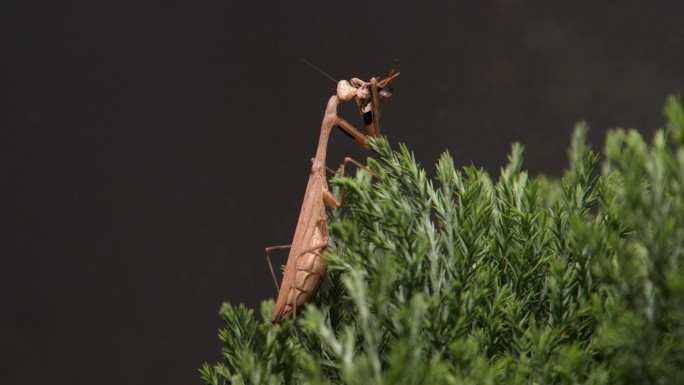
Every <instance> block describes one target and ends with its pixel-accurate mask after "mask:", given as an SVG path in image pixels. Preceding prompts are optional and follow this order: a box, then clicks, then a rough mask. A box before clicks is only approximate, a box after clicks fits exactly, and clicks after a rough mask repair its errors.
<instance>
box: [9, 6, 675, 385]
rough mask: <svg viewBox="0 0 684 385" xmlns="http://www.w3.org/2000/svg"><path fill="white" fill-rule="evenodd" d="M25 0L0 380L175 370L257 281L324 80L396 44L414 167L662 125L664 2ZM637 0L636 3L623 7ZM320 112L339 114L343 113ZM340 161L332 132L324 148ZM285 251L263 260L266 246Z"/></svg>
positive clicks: (299, 177)
mask: <svg viewBox="0 0 684 385" xmlns="http://www.w3.org/2000/svg"><path fill="white" fill-rule="evenodd" d="M607 3H608V2H586V3H585V4H581V2H580V3H578V2H573V3H572V4H570V2H563V3H562V4H561V3H554V2H547V1H537V2H530V1H517V0H502V1H492V2H444V3H439V4H437V3H436V4H432V5H423V4H425V2H405V3H403V4H401V3H399V2H389V1H384V2H361V1H302V2H274V1H271V2H229V1H223V2H217V1H212V2H191V1H185V2H183V1H176V0H167V1H158V2H153V1H118V2H113V3H111V4H109V5H107V4H106V3H103V2H86V3H84V4H76V3H68V4H67V3H64V2H57V1H55V2H32V1H25V2H21V3H20V4H19V3H18V4H14V5H5V6H3V8H4V9H2V10H1V12H0V15H1V16H0V39H1V40H0V41H1V43H2V56H3V57H2V60H1V61H0V73H1V74H2V75H1V83H0V90H2V96H3V99H4V101H2V107H1V108H0V114H1V115H0V116H1V118H2V119H1V120H0V127H1V128H2V131H1V137H0V146H1V147H0V156H1V158H0V170H2V189H1V190H0V193H1V196H0V198H1V199H2V203H3V209H2V223H3V225H4V226H3V230H2V238H3V240H2V250H1V253H2V254H1V256H2V267H0V383H2V384H101V385H106V384H199V383H200V381H199V378H198V375H197V372H196V370H197V368H198V367H199V366H200V365H201V364H202V363H203V362H205V361H209V362H214V361H217V360H219V359H220V344H219V342H218V339H217V336H216V334H217V329H218V328H219V327H221V322H220V319H219V317H218V315H217V311H218V309H219V306H220V304H221V303H222V302H223V301H226V300H229V301H230V302H231V303H234V304H237V303H240V302H244V303H246V304H247V305H249V306H252V307H255V306H258V303H259V301H261V300H263V299H267V298H273V297H274V296H275V295H276V292H275V288H274V286H273V283H272V280H271V277H270V273H269V272H268V268H267V265H266V262H265V258H264V253H263V249H264V247H265V246H268V245H277V244H286V243H289V242H290V238H291V236H292V233H293V231H294V225H295V223H296V217H297V214H298V211H299V206H300V204H301V199H302V196H303V192H304V187H305V185H306V181H307V178H308V175H309V170H310V166H311V164H310V158H311V157H312V156H313V154H314V152H315V146H316V143H317V140H318V130H319V128H320V120H321V118H322V115H323V109H324V107H325V103H326V101H327V99H328V97H329V96H330V95H331V94H332V93H333V92H334V89H335V84H334V83H333V82H332V81H330V80H329V79H327V78H325V77H324V76H322V75H321V74H319V73H317V72H316V71H314V70H313V69H312V68H311V67H309V66H307V65H305V64H303V63H302V62H301V61H300V60H299V59H300V58H304V59H306V60H308V61H310V62H312V63H314V64H316V65H317V66H319V67H320V68H322V69H323V70H325V71H326V72H328V73H329V74H330V75H331V76H333V77H335V78H338V79H342V78H344V79H348V78H350V77H354V76H356V77H361V78H363V79H368V78H370V77H371V76H382V75H385V74H386V73H387V71H388V69H389V68H390V66H391V64H392V62H393V60H394V59H395V58H398V59H399V60H400V70H401V76H400V77H399V78H398V79H397V80H396V82H395V94H394V97H393V98H392V99H390V100H388V101H386V102H384V103H383V105H382V107H383V117H384V121H383V133H385V134H386V135H387V136H388V137H389V138H390V140H391V142H392V143H395V144H396V143H397V142H405V143H407V144H408V145H409V147H410V148H412V149H413V150H414V151H415V153H416V157H417V158H418V159H419V160H420V161H421V162H422V164H423V165H424V166H425V167H427V168H428V169H429V170H431V172H433V169H434V167H433V164H434V162H435V160H436V159H437V157H438V155H439V153H440V152H441V151H443V150H445V149H448V150H449V151H450V152H451V153H452V154H453V155H454V157H455V159H456V162H457V164H460V165H465V164H470V163H473V164H475V165H477V166H481V167H484V168H485V169H487V170H489V171H490V172H492V173H495V174H496V173H498V169H499V167H500V166H502V165H504V163H505V160H506V156H507V154H508V151H509V149H510V143H511V142H513V141H520V142H522V143H524V144H525V146H526V153H525V154H526V155H525V159H526V163H525V165H526V167H527V168H528V169H529V170H530V171H531V173H532V174H535V175H536V174H538V173H546V174H549V175H553V176H559V175H561V173H562V170H563V168H564V167H565V165H566V164H567V161H566V156H565V150H566V147H567V145H568V141H569V137H570V133H571V131H572V127H573V125H574V124H575V123H576V122H577V121H580V120H586V121H587V122H588V123H589V125H590V126H591V127H592V131H591V132H590V140H591V141H592V142H593V144H594V145H595V146H596V147H597V148H600V146H602V144H603V136H604V134H605V129H607V128H609V127H618V126H619V127H636V128H639V129H640V130H641V132H642V133H644V134H645V135H648V136H650V134H651V133H652V131H653V129H655V128H658V127H660V126H662V124H663V118H662V114H661V109H662V106H663V103H664V101H665V98H666V96H667V95H668V94H670V93H673V92H678V91H681V90H682V88H684V75H683V72H682V69H683V68H684V24H682V22H681V20H682V15H684V13H683V11H684V7H682V6H681V5H680V4H682V3H681V2H680V1H669V2H659V3H657V4H658V5H657V6H652V7H648V8H646V7H639V6H635V5H631V4H630V2H614V3H615V5H608V4H607ZM633 3H635V4H636V3H640V2H633ZM340 114H341V115H342V116H344V117H346V118H347V119H348V120H350V121H352V122H353V123H354V124H356V125H360V123H359V120H358V116H357V113H356V111H355V110H354V109H353V108H343V109H342V110H341V112H340ZM345 155H352V156H354V157H356V158H360V159H364V157H365V156H367V155H368V154H367V153H365V152H364V151H363V150H360V149H358V148H357V147H355V145H354V144H353V143H352V142H351V141H350V140H348V139H347V138H346V137H345V136H344V135H342V134H340V133H339V132H335V133H334V134H333V136H332V138H331V142H330V153H329V157H328V159H329V163H330V164H331V165H336V164H337V163H338V162H339V161H341V160H342V158H343V156H345ZM284 260H285V255H282V261H284Z"/></svg>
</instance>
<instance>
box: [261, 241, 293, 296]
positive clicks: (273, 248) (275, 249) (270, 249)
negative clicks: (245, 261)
mask: <svg viewBox="0 0 684 385" xmlns="http://www.w3.org/2000/svg"><path fill="white" fill-rule="evenodd" d="M290 248H292V245H282V246H269V247H267V248H266V262H268V268H269V269H270V270H271V276H272V277H273V283H275V287H276V291H280V286H278V279H277V278H276V276H275V271H274V270H273V264H272V263H271V256H270V255H269V253H271V252H272V251H278V250H287V249H290Z"/></svg>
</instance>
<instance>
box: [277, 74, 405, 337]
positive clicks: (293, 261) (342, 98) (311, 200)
mask: <svg viewBox="0 0 684 385" xmlns="http://www.w3.org/2000/svg"><path fill="white" fill-rule="evenodd" d="M395 69H396V62H395V65H394V67H393V68H392V70H390V73H389V75H388V76H387V78H385V79H383V80H381V81H378V80H377V79H376V78H372V79H371V80H370V81H369V82H364V81H362V80H360V79H357V78H353V79H351V80H350V81H346V80H341V81H339V82H338V83H337V92H336V94H335V95H333V96H331V97H330V99H329V100H328V104H327V106H326V108H325V114H324V115H323V122H322V124H321V133H320V136H319V138H318V147H317V149H316V155H315V157H314V158H313V159H311V162H312V166H311V175H310V176H309V182H308V183H307V186H306V192H305V194H304V201H303V203H302V208H301V210H300V212H299V220H298V221H297V227H296V228H295V233H294V237H293V239H292V244H291V245H287V246H272V247H267V248H266V255H267V256H268V253H269V252H271V251H275V250H280V249H288V248H289V249H290V253H289V256H288V258H287V264H286V265H285V274H284V276H283V280H282V282H281V284H280V287H279V288H278V298H277V300H276V304H275V308H274V311H273V318H272V322H273V323H274V324H280V323H282V322H283V320H285V319H286V318H288V317H290V316H291V317H293V318H294V317H296V316H297V310H298V308H300V307H301V306H302V305H304V303H305V302H306V301H307V300H309V299H310V298H311V297H313V296H314V295H315V294H316V292H317V291H318V289H319V288H320V287H321V284H322V283H323V279H324V277H325V273H326V270H327V268H326V264H325V261H324V260H323V257H322V256H323V252H324V251H325V250H326V248H327V247H328V239H329V233H328V222H327V216H326V211H325V207H326V206H327V207H328V208H331V209H332V208H337V207H340V206H341V203H340V202H339V201H338V200H337V199H336V198H335V196H334V195H333V194H332V193H331V192H330V190H329V189H328V181H327V179H326V175H325V172H326V165H325V157H326V152H327V146H328V138H329V136H330V131H331V130H332V128H333V127H334V126H338V127H340V128H341V129H342V130H343V131H344V133H346V134H347V135H349V136H350V137H351V138H352V139H353V140H354V141H355V142H356V143H358V144H359V145H360V146H362V147H364V148H367V145H366V139H367V136H366V135H364V134H363V133H361V132H359V131H358V130H357V129H356V128H354V127H353V126H352V125H351V124H350V123H349V122H347V121H346V120H344V119H342V118H340V117H339V116H337V107H338V106H339V105H340V104H341V103H342V102H346V101H349V100H351V99H354V100H355V101H356V104H357V106H358V108H359V112H360V113H361V116H362V118H363V120H364V125H365V126H366V132H367V134H368V136H373V137H377V136H379V135H380V109H379V102H380V99H383V98H389V97H390V96H392V93H391V81H392V79H394V78H395V77H397V76H399V73H398V72H395ZM347 161H352V162H354V161H353V160H351V159H350V158H347V159H345V163H347ZM354 163H356V162H354ZM357 165H358V164H357ZM269 267H270V269H271V274H273V277H274V279H275V273H274V272H273V266H272V265H271V264H270V260H269ZM277 286H278V283H277V282H276V287H277Z"/></svg>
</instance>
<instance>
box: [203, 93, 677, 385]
mask: <svg viewBox="0 0 684 385" xmlns="http://www.w3.org/2000/svg"><path fill="white" fill-rule="evenodd" d="M665 115H666V117H667V127H666V129H664V130H660V131H657V132H656V134H655V135H654V138H653V140H652V143H651V144H647V143H646V142H645V141H644V140H643V139H642V137H641V136H640V135H639V133H637V132H636V131H634V130H630V131H624V130H614V131H611V132H609V134H608V136H607V140H606V148H605V155H604V159H603V163H602V165H601V166H600V167H599V163H600V159H599V155H597V154H596V153H594V152H593V151H592V150H591V149H590V147H589V146H588V145H587V144H586V142H585V134H586V131H587V128H586V127H585V126H584V125H582V124H580V125H578V127H577V128H576V130H575V132H574V135H573V137H572V143H571V146H570V150H569V151H568V153H569V160H570V167H569V170H568V171H567V172H566V173H565V176H564V177H563V178H562V179H561V180H550V179H547V178H545V177H536V178H531V177H529V176H528V174H527V173H526V172H525V171H523V170H522V168H521V165H522V147H521V146H520V145H517V144H516V145H513V149H512V152H511V155H510V156H509V162H508V165H507V166H506V167H504V168H503V169H502V170H501V175H500V176H499V177H498V179H497V180H493V179H492V178H491V177H490V176H489V175H488V174H487V173H486V172H484V171H483V170H481V169H477V168H475V167H473V166H470V167H465V168H463V169H462V170H459V169H456V168H455V167H454V164H453V160H452V158H451V157H450V156H449V154H448V153H445V154H443V155H442V156H441V158H440V159H439V161H438V163H437V172H436V178H435V179H434V180H430V179H429V178H428V177H427V175H426V172H425V171H424V170H423V169H422V168H421V167H420V166H419V165H418V164H417V163H416V161H415V159H414V157H413V155H412V154H411V152H410V151H409V150H408V149H407V148H406V147H404V146H401V148H400V150H399V151H398V152H393V151H392V150H391V149H390V146H389V144H388V143H387V141H386V140H384V139H377V140H373V141H372V142H371V146H372V147H373V149H374V150H375V152H376V153H377V154H378V157H377V158H378V159H377V160H373V159H369V161H368V166H369V167H370V169H371V170H372V171H373V172H374V173H375V174H377V179H375V178H371V176H370V174H368V173H367V172H364V171H360V172H358V173H357V175H356V177H355V178H342V177H337V178H335V179H333V181H332V184H333V185H334V186H336V187H337V188H345V189H347V191H348V194H347V204H346V207H345V208H344V209H343V210H337V211H334V212H331V213H330V214H329V223H330V229H331V242H330V247H329V249H328V251H327V253H326V259H327V260H328V262H329V275H328V284H327V286H326V287H325V288H323V289H322V290H321V292H320V293H319V294H318V295H317V297H316V300H315V303H312V304H310V305H308V306H307V308H306V311H305V312H304V313H303V314H302V315H301V317H300V318H299V319H298V320H297V321H296V322H292V321H287V322H285V323H284V324H283V325H282V326H273V325H271V324H270V322H268V321H266V322H261V321H258V320H256V319H255V317H254V314H253V311H252V310H250V309H246V308H245V307H244V306H242V305H241V306H239V307H232V306H231V305H229V304H224V305H223V307H222V308H221V311H220V314H221V316H222V317H223V319H224V321H225V322H226V327H225V329H223V330H221V331H220V334H219V336H220V339H221V340H222V341H223V343H224V344H225V346H224V349H223V359H222V361H221V362H220V363H218V364H215V365H213V366H212V365H207V364H205V366H204V367H203V368H201V369H200V373H201V376H202V378H203V380H204V381H205V382H206V383H207V384H213V385H219V384H224V383H234V384H281V383H285V384H299V383H306V384H329V383H330V384H337V383H341V384H342V383H343V384H529V383H537V384H576V383H592V384H611V385H613V384H677V383H680V384H681V383H684V374H683V373H684V265H682V257H683V255H684V112H683V111H682V107H681V104H680V102H679V100H678V99H677V98H675V97H670V98H669V99H668V102H667V105H666V107H665ZM272 310H273V301H266V302H264V303H263V305H262V309H261V313H262V319H265V320H270V318H271V317H270V316H271V312H272ZM295 324H296V325H295Z"/></svg>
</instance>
